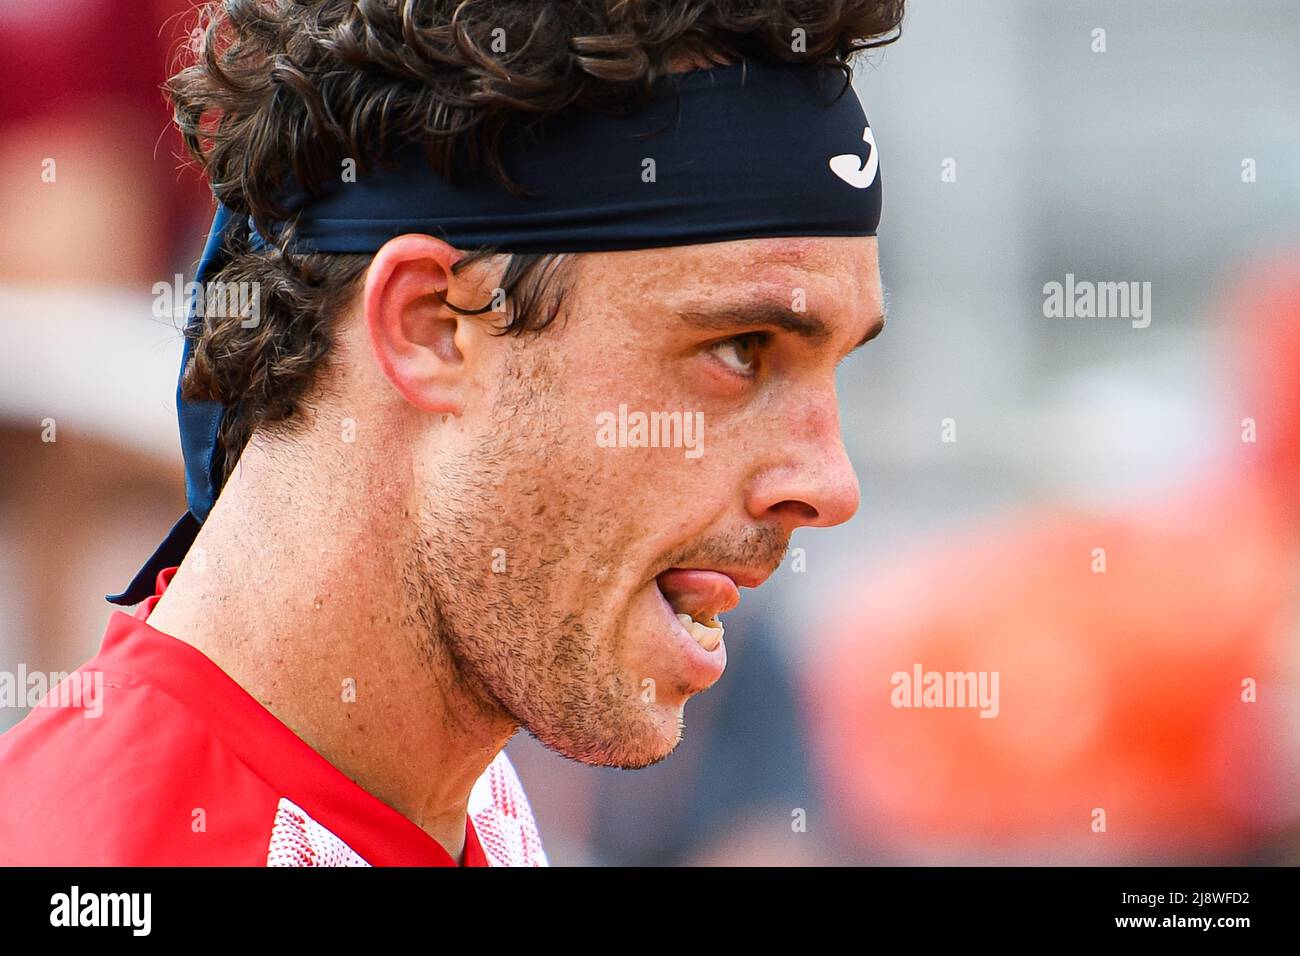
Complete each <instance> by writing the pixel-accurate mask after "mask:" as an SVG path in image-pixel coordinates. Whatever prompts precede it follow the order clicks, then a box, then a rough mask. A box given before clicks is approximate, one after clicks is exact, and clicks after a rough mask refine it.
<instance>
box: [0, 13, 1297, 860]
mask: <svg viewBox="0 0 1300 956" xmlns="http://www.w3.org/2000/svg"><path fill="white" fill-rule="evenodd" d="M189 10H190V0H130V2H125V0H66V2H64V3H60V4H49V3H42V2H39V0H2V2H0V76H2V77H3V78H4V83H3V84H2V85H0V323H2V326H0V670H8V671H16V670H17V668H18V665H19V662H22V663H23V664H25V666H26V667H27V669H28V671H36V670H39V671H61V670H72V669H73V668H75V667H76V666H77V665H79V664H80V663H82V662H83V661H84V660H86V659H87V658H89V657H90V656H92V655H93V654H94V653H95V652H96V650H97V649H98V647H99V642H100V639H101V636H102V634H103V629H104V625H105V622H106V619H107V617H108V615H109V613H110V611H111V608H110V606H109V605H108V604H106V603H105V602H104V600H103V595H104V594H105V593H108V592H111V591H116V590H119V589H120V588H121V587H123V586H124V585H125V584H126V583H127V581H128V580H129V579H130V577H131V576H132V575H133V574H134V573H135V571H136V569H137V567H138V566H139V565H140V564H141V563H142V562H143V561H144V559H145V558H146V557H147V556H148V555H149V554H150V553H151V552H152V550H153V548H154V546H155V545H156V543H157V542H158V541H159V540H161V538H162V536H163V535H164V533H165V532H166V530H167V529H168V528H169V527H170V525H171V523H172V522H173V521H174V520H175V518H176V517H177V516H178V515H179V514H180V513H181V512H182V511H183V510H184V488H183V481H182V472H181V463H180V456H179V449H178V444H177V437H176V427H175V411H174V405H173V401H174V389H175V377H176V368H177V364H178V362H179V356H180V345H181V342H180V335H179V333H178V332H177V329H176V325H175V322H174V321H173V320H172V319H170V318H166V319H163V318H158V317H156V316H155V315H154V314H153V304H154V296H153V293H152V286H153V284H154V283H155V282H160V281H161V282H169V283H170V282H173V281H174V277H175V275H176V274H177V273H180V274H182V276H183V279H182V280H181V281H182V282H183V281H186V280H188V279H189V278H191V277H192V272H193V268H194V265H195V262H196V260H197V257H198V254H199V252H200V249H201V247H202V244H203V239H204V237H205V235H206V230H207V226H208V223H209V221H210V218H211V207H210V204H209V195H208V193H207V190H206V187H205V185H204V184H203V182H202V181H201V180H200V179H199V177H198V175H197V174H196V173H195V172H194V171H193V170H191V169H187V168H185V167H184V164H183V163H182V160H181V159H180V155H181V148H180V143H179V139H178V137H177V136H176V135H175V133H174V131H173V130H172V129H171V128H170V125H169V113H168V110H167V108H166V107H165V105H164V103H163V101H162V97H161V94H160V93H159V90H158V86H159V84H160V83H161V82H162V81H163V79H164V78H165V77H166V76H167V75H168V73H169V72H170V70H169V64H171V63H172V61H173V58H174V55H175V51H176V49H177V45H178V44H179V43H181V42H183V41H184V39H185V37H186V36H187V34H188V31H189V29H190V28H191V27H192V26H193V22H192V14H191V13H190V12H189ZM857 88H858V92H859V95H860V96H861V97H862V99H863V102H864V104H865V106H866V110H867V115H868V117H869V118H870V120H871V124H872V127H873V129H874V131H875V134H876V139H877V142H878V144H879V146H880V149H881V156H882V160H881V173H882V176H883V177H884V183H885V210H884V221H883V223H882V226H881V232H880V237H881V238H880V248H881V259H882V271H883V273H884V278H885V284H886V287H887V289H888V297H889V327H888V330H887V331H886V333H885V334H884V335H883V336H882V337H881V338H879V339H878V340H876V342H874V343H873V344H872V345H871V346H870V347H869V348H867V349H865V350H864V351H863V352H862V353H860V354H859V355H858V356H857V357H855V358H854V359H853V360H851V361H850V362H848V363H846V364H845V366H844V368H843V371H842V373H841V383H840V387H841V396H842V404H843V426H844V431H845V437H846V441H847V443H848V446H849V450H850V453H851V455H852V457H853V459H854V462H855V464H856V466H857V470H858V475H859V478H860V480H861V483H862V492H863V504H862V508H861V510H860V512H859V514H858V515H857V517H856V518H854V519H853V521H851V522H850V523H849V524H847V525H845V526H842V527H840V528H836V529H832V530H821V529H818V530H816V531H814V532H812V533H807V532H799V533H797V534H796V536H795V539H794V542H793V546H792V551H791V554H790V556H789V557H788V558H787V560H786V563H785V565H784V566H783V567H782V569H781V570H780V571H778V572H777V574H776V575H775V576H774V577H773V579H772V580H771V581H770V582H769V583H768V584H767V585H765V587H764V588H763V589H762V590H761V591H758V592H752V593H749V594H747V596H746V599H745V601H744V602H743V605H742V609H740V610H738V611H737V612H735V613H734V614H732V615H729V618H728V622H727V635H728V649H729V652H730V662H729V665H728V670H727V674H726V676H725V677H724V678H723V680H722V681H720V682H719V684H718V685H716V686H715V687H714V688H713V689H712V690H710V691H709V692H708V693H706V694H704V695H701V696H700V697H697V698H695V699H694V700H692V701H691V703H690V704H689V705H688V706H687V720H686V731H685V733H686V736H685V739H684V741H683V743H682V745H681V746H680V748H679V749H678V751H677V752H676V753H675V754H674V755H673V756H672V757H671V758H669V759H668V760H667V761H665V762H663V763H661V764H659V765H657V766H655V767H652V768H649V769H647V770H643V771H618V770H600V769H593V768H589V767H584V766H581V765H579V764H576V763H573V762H570V761H567V760H565V759H563V758H560V757H558V756H556V755H554V754H552V753H550V752H548V751H546V750H544V749H543V748H541V747H540V746H539V745H538V744H537V743H536V742H535V741H534V740H532V739H531V738H529V737H528V736H527V735H526V734H523V733H521V734H520V735H519V736H518V737H516V739H515V740H514V741H513V742H512V743H511V744H510V747H509V752H510V754H511V757H512V759H513V760H514V762H515V765H516V767H517V768H518V770H519V773H520V776H521V778H522V779H523V781H524V784H525V787H526V789H527V790H528V793H529V796H530V798H531V800H532V803H533V808H534V811H535V813H536V815H537V817H538V821H539V824H540V827H541V831H542V835H543V838H544V840H545V843H546V847H547V850H548V853H549V854H550V857H551V860H552V862H553V863H555V864H560V865H564V864H687V863H696V864H723V863H740V864H749V863H772V864H805V863H806V864H857V863H868V864H869V863H886V864H899V863H906V864H918V863H919V864H930V863H998V864H1001V863H1086V864H1102V863H1105V864H1111V863H1116V864H1122V863H1261V864H1281V863H1287V864H1300V640H1298V638H1300V106H1298V104H1300V0H1249V2H1244V0H1243V2H1223V0H1141V2H1133V0H1128V2H1121V0H1106V2H1101V0H986V2H983V3H979V4H970V3H960V2H957V0H930V2H925V3H922V2H915V3H913V4H912V8H911V10H910V12H909V15H908V19H907V21H906V23H905V25H904V33H903V39H902V40H901V41H900V42H899V43H898V44H896V45H894V46H892V47H890V48H888V49H887V50H886V51H883V52H879V53H876V54H874V55H873V56H872V57H871V58H870V60H869V61H866V62H863V63H861V64H859V68H858V75H857ZM1067 276H1073V277H1074V278H1075V280H1076V281H1080V282H1082V281H1088V282H1098V283H1101V282H1124V283H1128V282H1137V283H1139V284H1140V283H1150V286H1149V289H1150V302H1149V306H1150V313H1149V320H1150V321H1149V324H1148V325H1145V327H1142V322H1140V321H1138V320H1136V319H1133V320H1130V318H1129V317H1124V316H1118V317H1105V318H1058V317H1049V315H1048V311H1049V310H1047V309H1045V305H1044V302H1045V288H1044V287H1045V286H1046V285H1047V284H1049V283H1053V282H1059V283H1062V284H1064V283H1066V282H1067ZM51 437H55V438H56V439H57V440H54V441H50V440H49V439H50V438H51ZM917 672H920V673H923V674H924V673H929V672H939V673H946V672H959V673H968V672H969V673H977V674H983V675H985V676H988V675H993V674H996V675H997V677H998V688H999V700H998V707H997V714H996V717H993V718H992V719H983V718H981V717H980V714H979V712H978V711H977V710H975V709H972V708H970V707H965V708H963V707H906V706H896V705H897V704H899V703H900V698H899V697H898V694H897V690H896V686H895V684H896V683H897V678H896V677H895V675H898V674H904V675H908V676H910V675H913V674H914V673H917ZM23 714H24V711H23V710H21V709H15V708H12V707H11V708H0V730H3V729H6V728H7V727H9V726H11V725H12V724H14V723H16V722H17V721H18V720H19V719H21V718H22V716H23Z"/></svg>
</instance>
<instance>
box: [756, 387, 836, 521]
mask: <svg viewBox="0 0 1300 956" xmlns="http://www.w3.org/2000/svg"><path fill="white" fill-rule="evenodd" d="M770 440H771V441H772V442H773V443H774V447H775V448H777V449H778V453H777V454H776V455H775V456H774V457H773V458H771V459H769V460H768V464H767V466H766V467H765V468H763V469H762V470H761V471H760V472H759V473H757V474H756V475H755V477H754V480H753V481H751V483H750V486H749V489H748V491H747V494H746V499H747V500H746V502H745V507H746V509H747V510H748V511H749V513H750V515H751V516H752V517H753V518H755V519H756V520H762V521H768V522H771V521H773V520H776V521H777V522H778V523H779V524H780V526H781V527H782V528H783V530H785V532H786V534H790V533H792V532H793V531H794V530H795V529H796V528H802V527H805V526H809V527H814V528H831V527H834V526H835V525H837V524H843V523H844V522H846V521H848V520H849V519H850V518H852V517H853V515H854V514H856V513H857V510H858V505H859V503H860V501H861V496H860V492H859V487H858V476H857V474H856V473H855V472H854V470H853V462H852V461H850V460H849V455H848V452H847V451H846V450H845V448H844V438H843V436H842V435H841V434H840V422H839V412H838V408H837V406H836V399H835V398H834V396H831V398H830V400H829V401H828V402H823V403H820V404H818V405H814V406H806V407H805V408H804V409H803V411H802V413H801V414H798V415H795V416H794V417H793V419H792V420H791V421H790V422H789V427H786V426H785V425H782V427H779V428H776V429H774V430H773V432H772V435H771V439H770Z"/></svg>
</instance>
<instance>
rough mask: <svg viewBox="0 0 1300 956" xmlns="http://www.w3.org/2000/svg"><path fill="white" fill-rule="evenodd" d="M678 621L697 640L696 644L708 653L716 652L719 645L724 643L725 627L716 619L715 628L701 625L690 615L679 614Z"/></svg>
mask: <svg viewBox="0 0 1300 956" xmlns="http://www.w3.org/2000/svg"><path fill="white" fill-rule="evenodd" d="M677 620H679V621H681V622H682V627H684V628H686V633H687V634H689V635H691V637H693V638H695V643H697V644H699V645H700V647H702V648H704V649H705V650H706V651H716V650H717V649H718V645H719V644H720V643H722V631H723V627H722V625H721V624H720V623H719V622H718V621H717V620H716V619H715V620H714V621H713V626H710V625H709V624H701V623H700V622H699V621H697V620H695V618H693V617H691V616H690V615H689V614H678V615H677Z"/></svg>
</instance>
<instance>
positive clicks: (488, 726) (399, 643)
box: [149, 442, 518, 860]
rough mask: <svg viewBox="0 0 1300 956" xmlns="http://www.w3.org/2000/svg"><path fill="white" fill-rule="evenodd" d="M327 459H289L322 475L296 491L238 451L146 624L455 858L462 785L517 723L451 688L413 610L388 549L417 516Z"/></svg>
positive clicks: (255, 447)
mask: <svg viewBox="0 0 1300 956" xmlns="http://www.w3.org/2000/svg"><path fill="white" fill-rule="evenodd" d="M307 455H308V456H309V457H310V452H308V453H307ZM327 464H328V463H326V462H315V463H313V462H310V461H300V460H299V459H295V461H294V465H295V467H296V469H297V474H299V475H312V476H323V475H330V477H329V479H328V481H326V480H323V479H319V478H316V479H308V481H307V483H313V484H315V485H316V486H317V487H314V488H313V487H305V486H304V482H302V481H299V482H287V481H285V480H284V478H283V476H282V475H280V473H279V469H278V468H275V467H272V466H271V463H270V460H269V458H268V452H267V450H266V448H265V447H264V446H262V445H261V444H259V443H257V442H252V443H250V445H249V447H248V448H247V449H245V452H244V455H243V456H242V457H241V459H240V464H239V466H238V467H237V468H236V469H235V470H234V473H233V474H232V475H231V478H230V480H229V482H227V485H226V487H225V488H224V489H223V491H222V494H221V498H220V500H219V501H218V502H217V504H216V506H215V507H214V508H213V510H212V513H211V515H210V516H209V517H208V520H207V521H206V522H205V523H204V526H203V529H202V531H201V532H200V534H199V537H198V539H197V540H196V541H195V544H194V546H193V548H192V549H191V551H190V554H189V556H187V558H186V560H185V562H184V563H182V565H181V567H180V569H179V570H178V571H177V573H176V576H175V577H174V578H173V579H172V582H171V584H170V585H169V586H168V588H167V591H166V593H165V594H164V595H163V597H162V598H161V599H160V600H159V602H158V604H157V606H156V607H155V608H154V610H153V612H152V613H151V614H150V616H149V624H150V625H151V626H152V627H154V628H156V629H158V630H160V631H162V632H164V633H166V634H170V635H172V636H173V637H176V638H178V639H179V640H182V641H185V642H186V643H188V644H191V645H193V646H194V647H195V648H197V649H198V650H199V651H201V652H202V653H203V654H205V655H206V656H207V657H208V658H209V659H211V660H212V661H213V662H214V663H216V664H217V665H218V666H219V667H221V669H222V670H224V671H225V672H226V673H227V674H228V675H230V677H231V678H233V679H234V680H235V681H236V682H238V683H239V684H240V685H241V686H242V687H243V688H244V689H245V690H247V691H248V693H249V694H251V695H252V696H253V697H254V698H256V699H257V700H259V701H260V702H261V703H262V704H263V706H265V707H266V708H267V710H269V711H270V712H271V713H272V714H274V715H275V716H276V717H277V718H278V719H279V720H280V721H282V722H283V723H284V724H286V725H287V726H288V727H289V728H290V729H291V730H292V731H294V733H296V734H297V735H298V736H299V737H301V738H302V739H303V740H304V741H305V742H306V743H307V744H308V745H309V746H311V747H312V748H313V749H314V750H316V751H317V752H318V753H320V754H321V755H322V756H323V757H324V758H325V759H326V760H328V761H329V762H330V763H332V764H333V765H334V766H335V767H337V768H338V769H339V770H340V771H342V772H343V773H344V774H346V775H347V776H348V777H349V778H351V779H352V780H354V781H355V782H356V783H357V784H358V785H359V786H361V787H362V788H363V789H365V790H367V791H369V792H370V793H371V794H373V795H374V796H375V797H377V798H378V799H380V800H382V801H383V802H384V803H387V804H388V805H389V806H391V807H393V808H394V809H395V810H397V811H398V812H400V813H402V814H403V815H404V816H406V817H407V818H408V819H410V820H411V821H412V822H414V823H415V824H416V825H417V826H419V827H421V828H422V829H423V830H424V831H425V832H426V833H428V834H429V835H430V836H431V837H433V838H434V839H435V840H437V841H438V842H439V843H440V844H441V845H442V846H443V848H444V849H446V850H447V852H448V853H449V854H451V856H452V858H453V859H457V860H459V859H460V857H461V854H462V852H463V849H464V842H465V817H466V812H467V805H468V801H469V793H470V790H471V788H472V787H473V785H474V782H475V781H476V780H477V779H478V777H479V776H480V775H481V774H482V773H483V772H484V770H485V769H486V768H487V766H488V764H489V763H491V761H492V760H493V758H494V757H495V756H496V755H497V754H498V753H499V752H500V750H501V748H502V747H504V746H505V744H506V742H507V741H508V740H509V739H510V737H511V736H513V735H514V733H515V731H516V730H517V729H518V727H517V725H516V724H515V723H514V722H513V721H512V720H511V719H510V718H509V717H507V716H506V715H504V714H503V713H501V711H500V710H499V709H497V708H494V707H492V705H491V704H490V703H489V702H487V701H485V700H484V699H483V698H482V697H480V696H478V695H476V694H474V693H473V692H472V689H471V688H470V687H469V686H468V685H467V684H466V682H465V681H464V680H463V678H462V675H461V674H460V673H459V671H458V667H457V665H456V661H455V659H454V657H453V656H452V655H451V653H450V650H449V649H448V648H447V647H446V646H445V645H444V644H443V643H442V641H440V640H439V639H438V628H437V624H438V622H437V621H436V620H432V621H431V620H430V619H429V617H428V615H429V614H431V613H434V612H433V610H432V609H425V612H424V613H420V614H416V613H412V612H413V608H412V607H411V597H410V596H409V594H408V593H407V589H406V587H405V585H404V583H403V581H404V578H403V561H402V559H401V558H400V554H401V551H400V549H396V548H393V547H391V546H385V545H386V543H387V542H393V541H401V540H403V529H402V528H401V527H400V526H399V523H398V522H395V521H394V520H393V516H399V517H400V516H403V515H405V514H407V513H414V511H413V509H407V508H406V507H405V505H404V502H402V501H400V500H397V496H398V495H399V494H400V493H399V492H397V491H395V490H394V488H393V484H394V483H387V484H382V485H379V486H377V487H376V486H372V485H370V484H367V483H365V482H359V481H356V480H355V479H354V480H349V479H348V478H347V477H346V476H344V477H343V478H342V480H340V478H339V476H338V475H337V469H329V468H328V467H327ZM316 466H320V467H319V468H318V467H316ZM331 471H334V472H335V473H334V474H331ZM358 501H365V502H366V507H365V508H358V507H356V502H358ZM199 555H201V556H202V561H199V560H197V558H196V556H199Z"/></svg>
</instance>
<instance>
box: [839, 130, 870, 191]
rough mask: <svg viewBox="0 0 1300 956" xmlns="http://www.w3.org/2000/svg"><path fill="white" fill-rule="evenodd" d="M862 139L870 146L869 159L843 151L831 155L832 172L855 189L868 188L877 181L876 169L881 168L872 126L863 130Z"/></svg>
mask: <svg viewBox="0 0 1300 956" xmlns="http://www.w3.org/2000/svg"><path fill="white" fill-rule="evenodd" d="M862 140H863V142H865V143H866V144H867V146H868V152H867V161H866V162H865V163H864V162H863V161H862V157H860V156H859V155H858V154H857V153H841V154H840V155H839V156H832V157H831V172H833V173H834V174H835V175H836V176H838V177H840V179H842V180H844V181H845V182H846V183H848V184H849V185H850V186H852V187H853V188H854V189H866V188H867V187H868V186H870V185H871V184H872V183H873V182H875V181H876V170H878V169H879V168H880V156H879V155H878V154H877V152H876V137H875V136H873V135H872V133H871V127H870V126H867V127H865V128H864V129H863V130H862Z"/></svg>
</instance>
